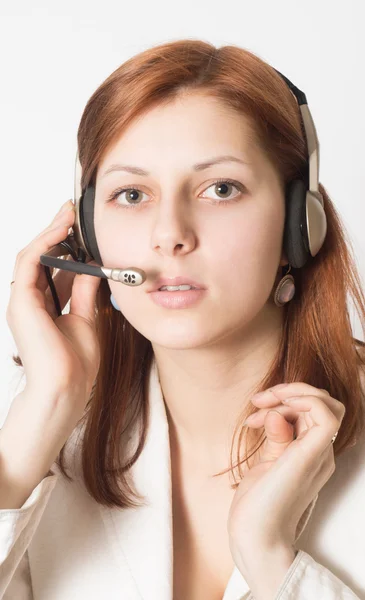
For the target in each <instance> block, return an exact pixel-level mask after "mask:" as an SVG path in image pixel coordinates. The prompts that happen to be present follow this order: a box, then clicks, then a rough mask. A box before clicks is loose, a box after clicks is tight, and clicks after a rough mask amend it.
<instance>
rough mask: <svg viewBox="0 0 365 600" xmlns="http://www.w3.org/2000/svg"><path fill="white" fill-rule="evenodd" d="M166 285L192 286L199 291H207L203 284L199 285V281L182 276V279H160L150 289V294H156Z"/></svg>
mask: <svg viewBox="0 0 365 600" xmlns="http://www.w3.org/2000/svg"><path fill="white" fill-rule="evenodd" d="M164 285H191V286H192V287H194V288H196V289H199V290H205V289H206V288H205V286H204V285H203V284H202V283H199V282H198V281H196V280H195V279H191V278H190V277H184V276H180V277H170V278H169V277H160V278H159V279H158V280H157V281H156V282H155V283H154V284H153V286H152V288H151V289H149V290H148V291H149V292H156V291H157V290H159V289H160V287H162V286H164Z"/></svg>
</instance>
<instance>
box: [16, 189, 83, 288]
mask: <svg viewBox="0 0 365 600" xmlns="http://www.w3.org/2000/svg"><path fill="white" fill-rule="evenodd" d="M69 207H70V208H71V209H73V208H74V205H73V202H72V200H67V202H65V203H64V204H63V205H62V206H61V208H60V210H59V211H58V213H57V214H56V215H55V217H54V218H53V220H52V221H51V222H50V224H49V225H48V226H47V227H46V228H45V229H43V231H41V232H40V233H39V234H38V235H37V236H36V237H35V238H34V239H32V240H31V241H30V242H29V244H27V245H26V246H25V247H24V248H23V249H22V250H21V251H20V252H19V253H18V255H17V257H16V260H15V265H14V269H13V277H12V279H13V280H14V281H15V279H16V272H17V270H18V264H19V261H20V260H21V258H22V256H23V255H24V254H25V253H26V252H28V250H29V249H30V247H31V246H32V245H33V243H34V242H35V240H38V239H39V238H40V237H42V236H43V235H44V234H45V233H46V232H48V231H51V230H52V229H54V228H55V227H56V226H58V225H61V224H62V223H65V224H68V226H69V227H70V226H71V225H72V223H73V220H74V217H75V211H74V210H68V208H69Z"/></svg>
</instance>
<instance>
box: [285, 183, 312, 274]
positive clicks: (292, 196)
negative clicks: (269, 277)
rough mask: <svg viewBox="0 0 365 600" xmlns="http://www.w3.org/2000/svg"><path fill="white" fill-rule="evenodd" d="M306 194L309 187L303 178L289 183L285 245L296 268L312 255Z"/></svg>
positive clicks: (286, 196) (286, 195) (287, 189)
mask: <svg viewBox="0 0 365 600" xmlns="http://www.w3.org/2000/svg"><path fill="white" fill-rule="evenodd" d="M306 195H307V188H306V185H305V182H304V181H302V180H301V179H294V180H293V181H290V182H289V183H288V184H287V187H286V192H285V210H286V213H285V226H284V239H283V247H284V250H285V254H286V256H287V259H288V261H289V263H290V264H291V266H292V267H294V268H296V269H299V268H301V267H303V266H304V265H305V263H306V262H307V260H308V258H309V256H310V252H309V244H308V231H307V217H306Z"/></svg>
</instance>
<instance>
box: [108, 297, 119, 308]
mask: <svg viewBox="0 0 365 600" xmlns="http://www.w3.org/2000/svg"><path fill="white" fill-rule="evenodd" d="M110 302H111V303H112V305H113V306H114V308H115V309H116V310H119V311H120V308H119V306H118V304H117V302H116V300H115V298H114V296H113V294H110Z"/></svg>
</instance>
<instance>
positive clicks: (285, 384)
mask: <svg viewBox="0 0 365 600" xmlns="http://www.w3.org/2000/svg"><path fill="white" fill-rule="evenodd" d="M288 385H289V384H288V383H280V384H279V385H275V386H274V387H275V389H276V390H281V388H285V387H287V386H288Z"/></svg>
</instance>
